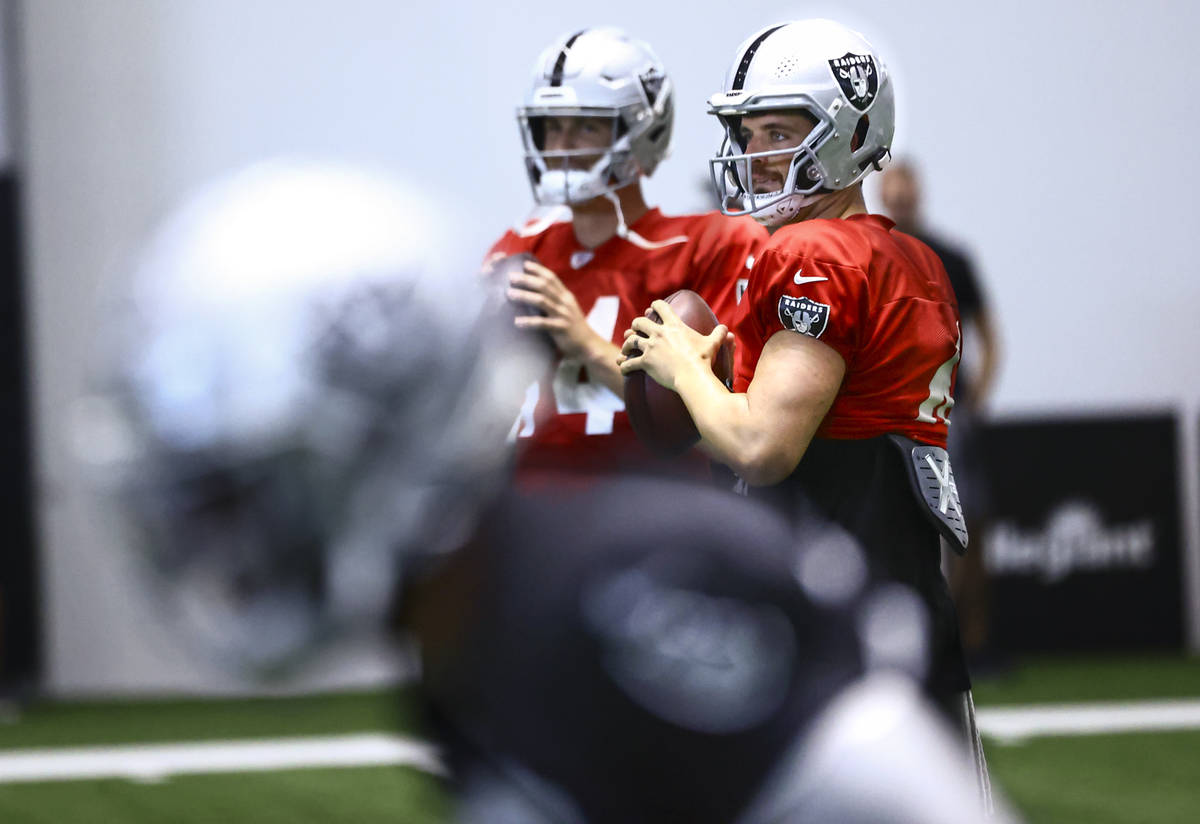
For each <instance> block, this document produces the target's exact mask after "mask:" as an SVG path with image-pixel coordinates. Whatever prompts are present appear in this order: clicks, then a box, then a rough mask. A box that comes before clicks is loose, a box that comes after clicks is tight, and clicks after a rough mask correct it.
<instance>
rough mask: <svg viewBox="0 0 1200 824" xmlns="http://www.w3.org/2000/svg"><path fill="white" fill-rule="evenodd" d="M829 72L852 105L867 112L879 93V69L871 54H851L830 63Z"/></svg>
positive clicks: (847, 53)
mask: <svg viewBox="0 0 1200 824" xmlns="http://www.w3.org/2000/svg"><path fill="white" fill-rule="evenodd" d="M829 70H830V71H832V72H833V77H834V79H835V80H837V82H838V85H839V86H841V87H842V91H843V92H844V93H845V95H846V99H847V100H849V101H850V105H851V106H853V107H854V108H856V109H858V110H859V111H860V112H865V111H866V110H867V109H868V108H870V106H871V104H872V103H874V102H875V95H877V94H878V93H879V67H878V66H877V65H876V64H875V58H874V56H872V55H869V54H851V53H850V52H846V53H845V54H844V55H842V56H841V57H835V58H834V59H833V60H830V61H829Z"/></svg>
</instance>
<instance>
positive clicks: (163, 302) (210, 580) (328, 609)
mask: <svg viewBox="0 0 1200 824" xmlns="http://www.w3.org/2000/svg"><path fill="white" fill-rule="evenodd" d="M425 206H426V204H425V202H424V198H422V197H421V196H420V195H419V194H417V193H415V192H413V191H410V190H408V189H407V188H406V187H402V186H399V185H397V184H396V183H394V182H387V181H384V180H381V179H379V178H378V177H375V176H371V175H368V174H366V173H364V172H361V171H357V170H355V169H352V168H348V167H345V166H341V165H337V164H326V163H312V162H296V161H274V162H268V163H265V164H261V165H258V166H255V167H251V168H250V169H248V170H245V171H242V172H240V173H238V174H235V175H233V176H231V177H229V178H227V179H224V180H222V181H219V182H217V183H215V184H212V185H210V186H208V187H206V188H204V189H203V190H201V191H200V192H199V193H198V194H197V195H196V196H194V197H193V198H192V199H190V200H189V201H187V202H186V203H185V204H184V205H183V207H182V208H181V209H179V210H177V211H176V212H174V213H173V214H172V216H171V217H170V218H169V219H168V220H167V221H166V222H165V223H164V224H163V226H162V227H161V229H160V231H159V232H158V233H157V234H156V235H155V236H154V238H153V240H152V242H151V243H150V244H149V245H148V246H147V247H146V249H145V251H144V253H143V254H142V255H141V256H140V258H139V262H138V265H137V267H136V269H135V272H134V276H133V278H132V282H131V291H130V292H129V294H128V296H127V298H126V299H125V300H123V301H122V302H121V304H122V305H123V306H124V310H123V311H121V312H120V313H114V316H115V318H116V319H115V322H114V326H113V328H111V329H110V330H109V331H110V335H109V338H108V340H109V346H110V348H111V349H112V351H111V352H110V353H109V354H108V356H107V358H105V363H104V365H103V367H102V370H101V375H100V378H101V381H102V382H101V385H100V386H99V387H98V391H97V392H96V393H94V394H93V395H91V396H90V397H89V398H88V399H87V400H86V401H85V402H83V403H82V405H81V407H80V410H81V411H80V414H79V416H78V418H79V420H78V425H77V427H76V428H77V432H76V434H77V436H79V440H80V442H81V443H82V444H85V447H84V452H85V455H84V457H85V458H87V459H88V462H89V464H90V465H91V466H92V467H93V468H94V469H95V470H97V471H98V475H99V480H100V481H101V482H102V484H103V485H104V486H105V487H106V488H107V490H108V491H109V492H110V493H111V494H112V495H113V497H114V498H115V500H116V502H117V503H118V504H119V507H118V508H119V509H120V510H122V512H123V513H124V515H125V518H124V519H123V523H124V525H125V526H126V527H127V531H129V532H131V533H132V536H131V537H132V540H131V544H132V545H134V546H137V547H139V548H140V549H142V550H144V551H143V552H142V553H141V555H142V557H143V558H144V559H145V561H146V562H147V563H146V568H147V569H148V570H149V571H150V572H151V573H152V574H151V575H149V576H148V581H149V582H150V583H151V584H153V585H154V587H153V588H154V590H155V591H156V595H157V596H158V597H157V600H159V601H160V602H161V605H162V606H164V607H165V608H166V610H167V613H168V617H170V618H174V619H175V621H174V622H175V623H177V624H179V625H180V626H181V627H182V628H183V629H185V630H186V635H187V636H188V637H191V638H193V639H198V640H199V641H200V642H201V644H200V646H201V648H202V649H203V650H205V651H208V652H215V653H217V654H218V658H220V659H223V660H225V661H226V662H228V663H230V664H232V665H234V666H236V667H238V668H246V667H249V668H250V669H252V670H258V671H262V670H271V669H276V668H279V667H281V666H283V665H285V664H287V663H289V662H291V661H293V660H298V659H299V657H300V654H301V653H307V652H310V651H311V650H312V649H313V647H314V643H313V642H314V641H316V640H319V639H320V638H322V637H327V636H329V635H331V634H332V633H333V631H334V630H338V631H340V630H342V629H345V628H346V627H347V626H348V625H362V626H365V627H366V628H370V627H373V626H375V625H376V624H377V622H378V620H379V618H380V617H381V613H382V612H383V611H385V610H386V609H387V608H388V606H389V604H390V600H391V598H392V595H393V589H394V588H395V587H396V584H397V575H398V573H399V572H400V571H401V568H402V567H403V566H404V564H405V562H406V561H407V560H409V559H410V558H411V554H412V553H436V552H438V551H440V550H445V549H449V548H453V547H454V546H455V545H456V543H457V542H459V541H461V540H462V539H463V535H464V531H466V530H469V529H470V527H471V524H472V519H473V518H474V517H475V515H476V511H477V510H478V509H479V507H481V506H482V505H483V504H484V503H486V502H487V501H488V499H489V497H490V495H491V494H492V492H493V491H494V489H495V488H496V487H497V486H498V485H499V484H500V483H501V482H502V481H503V479H504V478H505V477H506V468H507V462H508V457H509V455H508V447H507V445H506V435H507V432H508V429H509V427H510V426H511V424H512V421H513V420H514V418H515V417H516V414H517V410H518V409H519V406H520V401H521V398H520V387H521V386H523V385H524V384H525V383H526V378H527V377H528V376H527V375H526V374H525V372H524V371H523V366H522V364H523V359H522V356H521V354H520V349H519V346H520V341H519V339H515V338H513V337H512V336H511V333H510V332H509V329H510V328H511V326H510V325H509V324H504V323H501V322H500V321H499V318H497V319H496V322H495V323H492V322H491V319H490V318H489V316H488V315H487V314H486V312H487V308H486V307H487V301H486V300H485V299H484V298H485V295H484V294H483V293H482V292H481V291H480V289H479V287H478V284H477V282H476V280H475V278H474V276H473V273H470V272H465V273H459V274H458V275H457V276H456V275H455V273H453V272H438V271H436V269H435V268H434V267H435V264H434V261H435V259H436V257H437V251H438V250H437V248H436V246H434V245H433V244H434V241H433V239H432V238H431V237H430V234H429V233H430V230H431V229H432V228H434V227H430V226H428V225H426V223H425V221H426V218H425V217H424V214H425V213H426V212H427V210H426V208H425ZM509 343H511V344H512V345H511V346H510V345H508V344H509ZM514 370H516V373H515V374H514ZM514 387H515V389H514Z"/></svg>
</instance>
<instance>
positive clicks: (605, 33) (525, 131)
mask: <svg viewBox="0 0 1200 824" xmlns="http://www.w3.org/2000/svg"><path fill="white" fill-rule="evenodd" d="M548 116H556V117H595V118H603V119H604V128H608V129H611V130H612V140H611V145H610V146H609V147H608V148H607V149H606V150H603V151H597V150H594V149H568V150H550V151H548V150H547V149H546V143H545V128H544V127H545V118H546V117H548ZM674 116H675V107H674V93H673V90H672V86H671V81H670V78H668V77H667V74H666V70H665V69H664V68H663V66H662V63H660V62H659V60H658V57H656V56H655V54H654V52H653V51H652V50H651V49H650V47H649V46H648V45H647V44H645V43H643V42H642V41H640V40H634V39H633V38H631V37H630V36H629V35H627V34H625V33H624V32H623V31H621V30H619V29H615V28H595V29H584V30H582V31H579V32H576V33H574V34H570V35H566V36H564V37H561V38H559V39H558V40H557V41H556V42H555V43H554V45H552V46H550V48H548V49H546V50H545V51H544V52H542V55H541V56H540V57H539V58H538V61H537V64H536V66H535V67H534V74H533V84H532V86H531V88H530V90H529V93H528V94H527V95H526V97H525V102H524V103H523V104H522V105H521V106H520V107H518V109H517V122H518V124H519V125H520V128H521V139H522V141H523V142H524V145H525V169H526V172H527V173H528V174H529V183H530V185H531V186H532V188H533V196H534V199H535V200H536V201H537V202H538V203H540V204H542V205H562V204H571V203H582V202H584V201H587V200H591V199H592V198H595V197H599V196H601V195H604V194H606V193H608V192H613V191H616V190H617V189H620V188H622V187H624V186H628V185H629V184H630V183H633V182H634V181H636V180H637V179H638V178H639V177H640V176H642V175H646V176H649V175H650V174H651V173H653V172H654V170H655V168H657V167H658V164H659V162H660V161H661V160H662V159H663V158H664V157H665V156H666V154H667V148H668V146H669V145H670V142H671V126H672V124H673V121H674ZM580 166H586V168H579V167H580Z"/></svg>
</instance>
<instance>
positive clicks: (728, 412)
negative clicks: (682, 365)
mask: <svg viewBox="0 0 1200 824" xmlns="http://www.w3.org/2000/svg"><path fill="white" fill-rule="evenodd" d="M675 389H676V391H677V392H678V393H679V396H680V397H681V398H683V402H684V404H685V405H686V406H687V408H688V412H689V413H691V416H692V420H693V421H694V422H695V424H696V429H697V430H698V431H699V432H700V444H699V447H700V449H701V450H702V451H703V452H704V453H705V454H707V455H708V456H709V457H710V458H712V459H713V460H714V461H718V462H720V463H723V464H725V465H726V466H728V467H729V468H730V469H732V470H733V471H734V472H736V473H737V474H738V475H740V476H741V477H742V478H744V479H745V480H746V482H747V483H749V484H752V485H755V486H763V485H766V484H773V483H777V482H779V481H781V480H783V479H784V478H785V477H787V476H788V474H790V473H791V471H792V470H793V469H795V466H796V462H797V461H798V458H797V459H796V460H793V459H792V457H791V456H790V455H788V454H786V450H784V449H781V448H780V445H779V444H778V443H776V441H777V439H776V438H773V437H772V431H773V430H772V427H771V425H770V421H769V420H768V419H767V418H766V417H765V416H763V415H759V414H756V413H755V410H754V409H753V408H752V407H751V404H750V398H749V396H748V395H745V394H740V393H732V392H730V391H729V390H728V389H726V388H725V386H724V385H723V384H722V383H721V382H720V381H718V380H717V378H716V376H715V375H713V373H712V371H711V370H709V369H699V368H698V369H695V370H688V371H687V372H686V373H683V374H680V375H677V376H676V382H675Z"/></svg>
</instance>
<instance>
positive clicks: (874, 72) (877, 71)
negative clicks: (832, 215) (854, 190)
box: [708, 19, 896, 226]
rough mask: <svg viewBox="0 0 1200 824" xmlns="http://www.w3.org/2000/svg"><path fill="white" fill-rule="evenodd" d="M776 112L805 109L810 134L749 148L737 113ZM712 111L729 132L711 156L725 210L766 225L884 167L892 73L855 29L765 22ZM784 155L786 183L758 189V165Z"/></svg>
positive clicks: (745, 46) (891, 117) (741, 50)
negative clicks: (794, 141) (776, 145)
mask: <svg viewBox="0 0 1200 824" xmlns="http://www.w3.org/2000/svg"><path fill="white" fill-rule="evenodd" d="M781 109H786V110H798V111H802V112H805V113H806V114H807V115H808V116H809V117H811V118H812V119H813V120H814V121H815V123H816V125H815V127H814V128H813V130H812V132H811V133H810V134H809V135H808V136H807V137H806V138H805V139H804V140H803V141H802V142H801V143H800V145H799V146H794V147H789V148H786V149H778V150H773V151H766V152H755V153H752V154H748V153H746V146H745V145H744V143H743V141H742V137H741V134H740V127H741V120H742V118H744V117H748V116H754V115H759V114H763V113H765V112H768V111H778V110H781ZM708 111H709V114H712V115H715V116H716V117H717V118H718V119H719V120H720V121H721V125H722V126H723V127H724V128H725V138H724V140H723V142H722V144H721V149H720V152H719V153H718V155H717V157H714V158H713V159H712V160H711V161H710V170H711V172H712V180H713V185H714V186H715V187H716V191H717V197H718V198H719V200H720V203H721V211H722V212H724V213H725V214H727V215H746V214H749V215H752V216H753V217H754V218H755V219H756V220H758V221H759V222H760V223H763V224H765V225H767V226H778V225H780V224H782V223H785V222H787V221H788V220H790V219H791V218H792V217H794V216H795V215H796V213H797V212H798V211H799V210H800V208H801V207H803V206H805V205H807V204H809V203H811V202H813V200H815V199H816V198H818V197H820V196H821V195H824V194H828V193H829V192H834V191H837V190H839V189H845V188H847V187H849V186H853V185H854V184H855V183H857V182H858V181H860V180H862V179H863V177H864V176H866V175H867V174H868V173H870V172H871V171H872V170H878V169H880V168H882V164H883V163H884V162H886V160H887V159H888V157H889V156H890V150H891V145H892V133H893V131H894V129H895V120H896V116H895V100H894V97H893V92H892V79H891V75H890V73H889V72H888V70H887V67H886V66H885V65H884V63H883V61H882V60H881V59H880V58H879V55H878V54H877V53H876V52H875V49H874V48H872V46H871V44H870V43H869V42H867V40H866V38H864V37H863V36H862V35H861V34H859V33H858V32H855V31H851V30H850V29H848V28H846V27H845V26H843V25H841V24H840V23H836V22H834V21H832V20H819V19H817V20H800V21H797V22H794V23H783V24H779V25H774V26H768V27H767V28H765V29H763V30H762V31H759V32H757V33H755V34H754V35H753V36H752V37H750V38H749V39H747V40H746V41H745V42H744V43H742V45H741V46H739V47H738V50H737V54H736V56H735V58H734V61H733V64H732V65H731V66H730V68H729V73H728V74H727V75H726V78H725V88H724V90H723V91H721V92H718V93H717V94H714V95H713V96H712V97H711V98H709V101H708ZM789 154H790V155H791V158H792V160H791V166H790V167H789V170H788V174H787V177H786V179H785V180H784V183H783V187H782V188H781V189H779V190H778V191H774V192H755V191H754V188H753V183H752V166H753V164H754V161H755V160H758V159H763V158H768V157H776V156H780V155H789Z"/></svg>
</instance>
